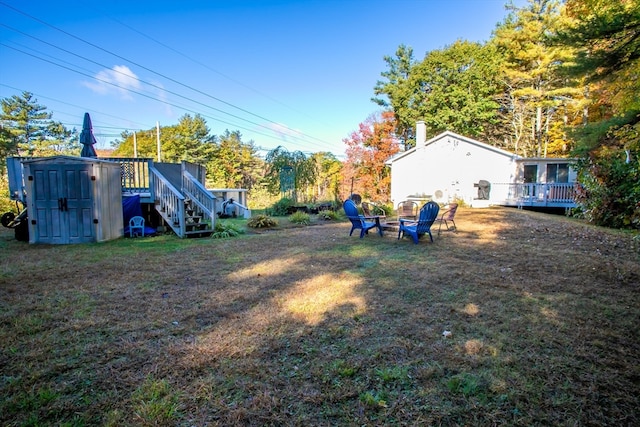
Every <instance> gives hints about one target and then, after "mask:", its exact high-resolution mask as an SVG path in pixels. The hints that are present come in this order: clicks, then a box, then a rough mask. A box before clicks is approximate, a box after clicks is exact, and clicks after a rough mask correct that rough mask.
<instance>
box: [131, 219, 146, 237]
mask: <svg viewBox="0 0 640 427" xmlns="http://www.w3.org/2000/svg"><path fill="white" fill-rule="evenodd" d="M135 230H139V231H140V237H144V218H143V217H141V216H134V217H131V219H130V220H129V237H133V236H134V235H136V234H137V232H136V231H135Z"/></svg>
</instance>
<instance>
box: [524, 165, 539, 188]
mask: <svg viewBox="0 0 640 427" xmlns="http://www.w3.org/2000/svg"><path fill="white" fill-rule="evenodd" d="M523 178H524V183H525V184H529V183H531V182H538V165H524V177H523Z"/></svg>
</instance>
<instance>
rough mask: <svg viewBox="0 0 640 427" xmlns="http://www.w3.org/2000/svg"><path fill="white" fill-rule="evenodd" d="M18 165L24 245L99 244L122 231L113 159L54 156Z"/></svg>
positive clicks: (118, 177)
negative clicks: (24, 219) (25, 213)
mask: <svg viewBox="0 0 640 427" xmlns="http://www.w3.org/2000/svg"><path fill="white" fill-rule="evenodd" d="M22 164H23V179H24V185H25V189H26V202H27V211H28V226H29V243H50V244H69V243H87V242H102V241H106V240H112V239H116V238H119V237H121V236H122V235H123V229H124V227H123V222H122V187H121V173H120V164H119V163H116V162H109V161H104V160H97V159H93V158H85V157H71V156H55V157H43V158H34V159H28V160H23V161H22Z"/></svg>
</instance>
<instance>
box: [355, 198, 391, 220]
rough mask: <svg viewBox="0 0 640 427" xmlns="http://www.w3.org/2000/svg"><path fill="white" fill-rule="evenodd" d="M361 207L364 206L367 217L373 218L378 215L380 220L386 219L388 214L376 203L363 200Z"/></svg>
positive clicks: (363, 211)
mask: <svg viewBox="0 0 640 427" xmlns="http://www.w3.org/2000/svg"><path fill="white" fill-rule="evenodd" d="M360 207H361V208H362V213H363V214H364V216H365V218H373V217H376V216H377V217H378V218H380V221H385V220H386V219H387V214H386V213H385V211H384V209H382V208H381V207H380V206H378V205H376V204H375V203H371V202H362V203H361V204H360Z"/></svg>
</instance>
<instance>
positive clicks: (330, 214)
mask: <svg viewBox="0 0 640 427" xmlns="http://www.w3.org/2000/svg"><path fill="white" fill-rule="evenodd" d="M339 217H340V216H339V215H338V212H335V211H320V212H318V218H320V219H324V220H325V221H330V220H334V221H335V220H337V219H338V218H339Z"/></svg>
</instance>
